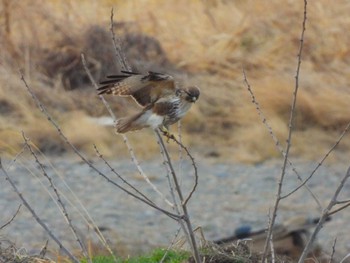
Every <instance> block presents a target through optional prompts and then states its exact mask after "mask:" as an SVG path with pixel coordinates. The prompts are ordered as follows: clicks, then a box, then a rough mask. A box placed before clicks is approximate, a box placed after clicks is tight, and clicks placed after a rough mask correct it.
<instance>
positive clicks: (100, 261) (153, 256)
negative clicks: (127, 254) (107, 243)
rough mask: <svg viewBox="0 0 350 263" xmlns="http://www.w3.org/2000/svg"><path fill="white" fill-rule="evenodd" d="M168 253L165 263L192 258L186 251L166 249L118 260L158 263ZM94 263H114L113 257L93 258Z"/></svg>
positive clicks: (118, 262) (179, 262)
mask: <svg viewBox="0 0 350 263" xmlns="http://www.w3.org/2000/svg"><path fill="white" fill-rule="evenodd" d="M165 253H166V256H165V259H164V261H163V262H164V263H181V262H183V261H184V260H186V259H188V258H189V257H190V253H188V252H185V251H174V250H169V251H166V250H165V249H160V248H158V249H155V250H153V251H152V252H151V253H150V254H148V255H142V256H137V257H131V258H127V259H118V260H117V263H158V262H160V260H161V259H162V258H163V256H164V254H165ZM92 262H93V263H114V262H115V261H114V260H113V257H111V256H94V257H93V258H92ZM81 263H87V260H86V259H83V260H82V261H81Z"/></svg>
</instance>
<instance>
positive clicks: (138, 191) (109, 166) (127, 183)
mask: <svg viewBox="0 0 350 263" xmlns="http://www.w3.org/2000/svg"><path fill="white" fill-rule="evenodd" d="M94 149H95V152H96V154H97V156H98V158H100V159H101V160H102V161H103V162H104V163H105V165H106V166H107V167H108V168H109V169H110V170H111V172H112V173H114V174H115V175H116V176H118V178H119V179H120V180H122V181H123V183H124V184H126V185H127V186H129V187H130V188H131V189H133V190H134V191H135V192H136V193H138V194H139V195H140V196H141V197H143V198H144V199H145V200H147V201H149V202H150V203H152V204H154V205H155V203H154V202H153V201H152V200H151V199H149V198H148V197H147V196H146V195H145V194H143V193H142V192H141V191H140V190H138V189H137V188H136V187H135V186H133V185H132V184H130V183H129V182H128V181H127V180H125V179H124V177H122V176H121V175H120V174H119V173H118V172H117V171H116V170H115V169H114V168H113V167H112V166H111V164H110V163H109V162H108V161H107V160H106V159H105V158H104V157H103V155H102V154H101V153H100V151H99V150H98V149H97V146H96V145H95V144H94Z"/></svg>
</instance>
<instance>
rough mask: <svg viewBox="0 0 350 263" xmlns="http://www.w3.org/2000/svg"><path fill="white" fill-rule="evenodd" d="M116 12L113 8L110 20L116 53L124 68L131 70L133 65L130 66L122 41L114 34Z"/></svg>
mask: <svg viewBox="0 0 350 263" xmlns="http://www.w3.org/2000/svg"><path fill="white" fill-rule="evenodd" d="M113 18H114V12H113V8H112V9H111V22H110V31H111V35H112V40H113V45H114V48H115V55H116V57H117V61H119V63H120V65H121V66H122V68H123V70H127V71H131V67H130V66H129V63H128V62H127V60H126V57H125V55H124V52H123V49H122V45H121V41H120V39H119V38H118V37H116V35H115V34H114V21H113Z"/></svg>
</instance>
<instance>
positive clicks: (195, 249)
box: [155, 130, 200, 263]
mask: <svg viewBox="0 0 350 263" xmlns="http://www.w3.org/2000/svg"><path fill="white" fill-rule="evenodd" d="M155 132H156V134H157V136H158V138H159V141H160V144H161V145H162V148H163V149H164V153H165V156H166V160H167V163H168V165H169V168H170V171H171V175H172V177H173V181H174V184H175V189H176V192H177V194H178V196H179V199H180V202H181V206H182V210H183V212H184V218H183V219H184V221H185V223H186V226H187V229H188V232H189V235H190V240H191V243H190V245H191V248H192V252H193V256H194V258H195V261H196V263H200V256H199V251H198V247H197V242H196V238H195V236H194V232H193V228H192V224H191V220H190V217H189V213H188V210H187V205H186V203H187V202H186V201H185V200H184V197H183V194H182V190H181V187H180V185H179V182H178V180H177V176H176V173H175V170H174V167H173V165H172V162H171V158H170V156H169V153H168V151H167V150H166V147H165V144H164V141H163V138H162V136H161V135H160V133H159V131H158V130H156V131H155Z"/></svg>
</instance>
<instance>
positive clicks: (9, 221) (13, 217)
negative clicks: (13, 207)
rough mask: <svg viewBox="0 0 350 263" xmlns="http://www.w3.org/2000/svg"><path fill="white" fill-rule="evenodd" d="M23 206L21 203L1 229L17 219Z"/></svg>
mask: <svg viewBox="0 0 350 263" xmlns="http://www.w3.org/2000/svg"><path fill="white" fill-rule="evenodd" d="M21 207H22V204H20V205H19V206H18V208H17V211H16V213H15V214H14V215H13V216H12V217H11V219H10V220H8V221H7V222H6V223H5V224H3V225H2V226H1V227H0V230H2V229H3V228H5V227H6V226H8V225H9V224H11V222H12V221H13V220H14V219H15V217H16V216H17V214H18V212H19V210H20V209H21Z"/></svg>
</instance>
